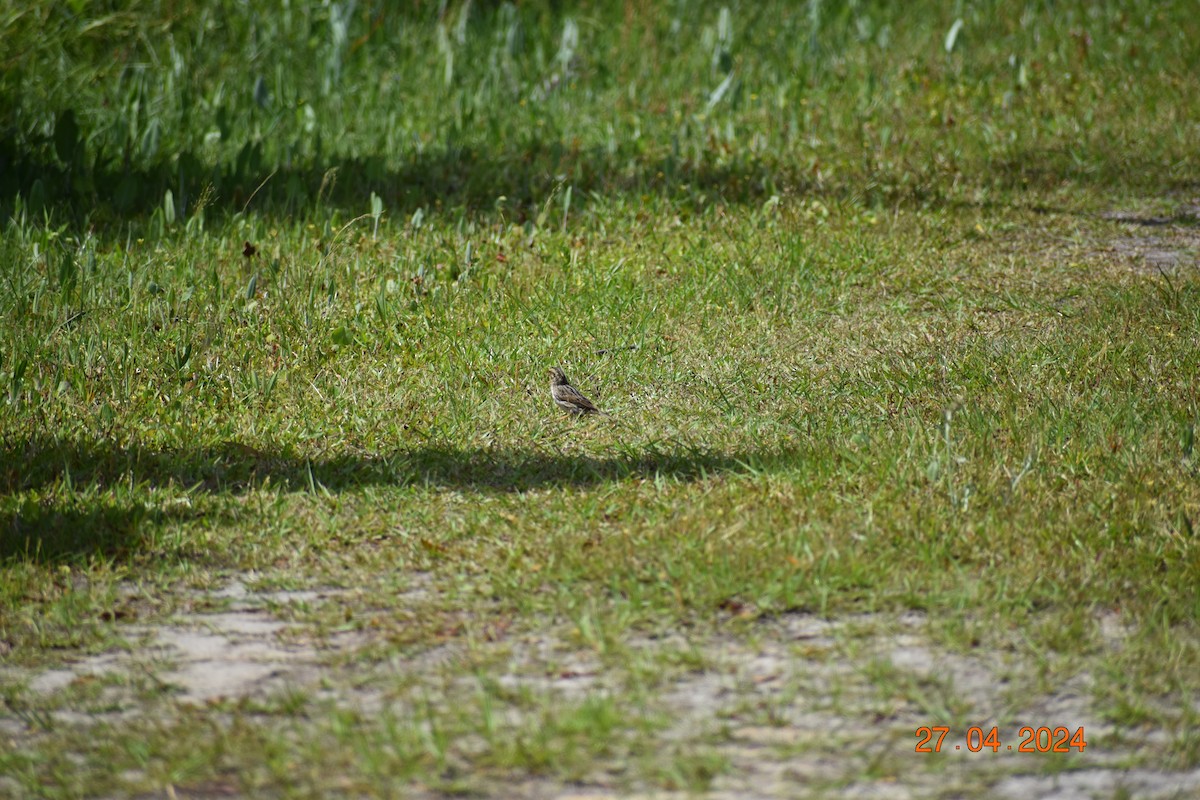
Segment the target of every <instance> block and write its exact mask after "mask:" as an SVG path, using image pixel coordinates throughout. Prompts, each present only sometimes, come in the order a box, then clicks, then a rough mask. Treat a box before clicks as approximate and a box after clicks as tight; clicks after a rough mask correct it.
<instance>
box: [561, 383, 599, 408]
mask: <svg viewBox="0 0 1200 800" xmlns="http://www.w3.org/2000/svg"><path fill="white" fill-rule="evenodd" d="M570 390H571V391H570V393H569V395H568V396H569V397H570V400H571V402H572V403H574V404H575V405H577V406H579V407H580V408H583V409H587V410H588V411H599V410H600V409H598V408H596V406H595V405H594V404H593V403H592V401H591V400H588V399H587V398H586V397H584V396H583V392H581V391H579V390H578V389H576V388H575V387H574V386H572V387H570Z"/></svg>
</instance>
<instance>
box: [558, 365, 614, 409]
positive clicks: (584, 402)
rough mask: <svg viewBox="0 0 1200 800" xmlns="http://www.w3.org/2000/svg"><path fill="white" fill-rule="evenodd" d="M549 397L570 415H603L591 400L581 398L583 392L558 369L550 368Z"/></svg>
mask: <svg viewBox="0 0 1200 800" xmlns="http://www.w3.org/2000/svg"><path fill="white" fill-rule="evenodd" d="M550 396H551V397H552V398H554V402H555V403H557V404H558V407H559V408H561V409H563V410H565V411H567V412H569V413H571V414H580V415H583V414H602V415H603V412H601V411H600V409H598V408H596V406H595V404H594V403H593V402H592V401H591V400H588V399H587V398H586V397H584V396H583V392H581V391H579V390H578V389H576V388H575V387H574V386H572V385H571V382H570V381H569V380H567V374H566V373H565V372H563V371H562V369H561V368H559V367H551V368H550ZM604 416H607V415H604Z"/></svg>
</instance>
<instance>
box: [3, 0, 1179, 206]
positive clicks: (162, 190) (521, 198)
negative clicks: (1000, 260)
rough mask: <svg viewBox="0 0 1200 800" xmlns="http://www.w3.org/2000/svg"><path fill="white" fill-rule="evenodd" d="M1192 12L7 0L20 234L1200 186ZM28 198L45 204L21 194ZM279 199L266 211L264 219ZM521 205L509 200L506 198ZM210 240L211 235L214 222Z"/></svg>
mask: <svg viewBox="0 0 1200 800" xmlns="http://www.w3.org/2000/svg"><path fill="white" fill-rule="evenodd" d="M1192 12H1194V7H1193V6H1192V4H1191V3H1190V2H1187V0H1164V1H1163V2H1155V3H1142V2H1114V1H1110V2H1054V1H1053V0H1028V1H1022V0H978V1H977V2H963V1H962V0H960V1H959V2H957V3H943V2H933V1H932V0H917V1H916V2H906V3H890V2H871V1H870V0H825V1H822V0H808V1H807V2H779V0H772V1H770V2H760V3H741V4H738V3H730V4H727V5H722V4H719V3H706V2H697V1H696V0H662V1H660V2H649V0H610V1H609V2H603V1H601V2H565V1H564V2H548V1H547V2H521V3H508V2H504V3H496V2H472V0H465V2H441V3H433V2H430V3H421V2H406V3H389V2H365V1H364V2H353V0H347V1H346V2H328V1H327V2H312V3H292V2H275V3H254V4H247V3H243V2H235V1H234V0H223V2H203V3H197V2H189V1H188V0H133V1H132V2H84V0H72V1H71V2H48V3H23V2H16V0H3V2H0V212H2V213H3V214H4V215H5V216H6V217H7V216H9V215H11V214H12V213H13V211H14V207H15V206H17V205H20V206H21V207H22V208H25V209H29V210H34V211H37V212H38V213H40V212H42V211H45V212H48V213H50V214H51V215H52V216H53V217H61V218H62V221H63V222H70V223H72V224H83V223H86V224H87V225H88V226H101V227H103V226H106V225H112V224H114V223H118V222H120V221H126V220H140V221H141V222H139V223H138V224H144V223H145V222H147V221H149V220H151V218H152V217H153V216H154V215H158V217H160V218H161V219H160V220H159V221H158V222H157V223H156V224H160V225H170V224H171V223H173V222H174V221H176V220H178V221H183V220H186V219H188V218H193V217H196V216H197V213H198V212H203V211H204V210H205V208H206V207H207V208H208V209H210V210H221V211H227V212H238V211H241V210H243V209H244V208H245V207H247V205H248V204H250V203H251V202H252V204H253V205H252V208H253V210H255V211H259V212H263V213H278V214H301V213H303V214H308V213H311V212H313V211H314V210H318V209H320V208H322V207H340V208H346V209H347V210H348V211H351V212H355V213H364V212H367V211H369V210H370V208H369V207H368V198H369V196H370V195H371V193H374V194H375V195H376V196H377V198H379V200H380V201H382V202H383V203H384V204H386V205H387V206H388V207H389V209H392V210H396V209H401V210H404V211H405V212H406V213H413V212H415V211H416V210H418V209H424V208H430V209H432V208H434V207H437V206H439V205H440V206H442V207H455V208H458V209H461V210H462V211H464V212H465V213H481V212H482V213H491V212H493V211H495V210H496V209H497V208H498V207H499V206H501V205H503V206H504V207H505V208H506V209H507V210H508V211H509V213H513V214H516V215H518V216H522V215H530V214H536V213H537V210H538V207H539V204H540V203H542V202H544V200H545V198H546V196H547V195H548V194H549V193H551V192H553V191H554V190H555V188H556V187H563V186H570V187H572V188H573V192H574V195H575V197H574V202H575V203H576V208H581V207H585V206H586V205H587V203H588V198H589V196H590V195H592V193H597V194H610V193H630V194H631V195H634V196H640V195H643V194H648V193H649V194H654V195H662V194H665V195H666V196H667V197H668V198H669V199H670V200H672V201H673V202H677V203H678V205H679V207H680V209H681V210H684V211H686V210H687V209H689V208H696V207H698V206H703V205H705V204H708V203H713V202H739V201H746V200H750V199H753V198H759V197H762V198H765V197H769V196H771V195H773V194H781V193H789V192H795V193H813V194H819V195H821V196H826V197H835V198H841V199H846V200H851V201H854V202H859V203H864V204H867V205H876V204H891V203H897V202H899V203H919V204H922V203H941V202H968V203H987V202H992V201H995V200H996V198H997V196H998V194H999V195H1003V194H1004V193H1006V192H1010V191H1014V190H1015V191H1033V192H1035V193H1037V192H1055V191H1059V190H1061V189H1063V187H1064V186H1069V185H1078V184H1092V183H1100V184H1103V185H1105V186H1122V187H1126V188H1129V189H1131V190H1134V191H1139V190H1140V191H1145V190H1151V191H1161V192H1171V191H1179V190H1192V189H1194V188H1195V187H1196V174H1197V170H1196V166H1197V163H1196V162H1197V149H1196V147H1195V142H1196V141H1197V137H1198V134H1200V131H1197V122H1196V120H1195V118H1194V116H1193V114H1194V112H1192V111H1190V110H1189V109H1190V108H1192V107H1193V103H1192V101H1194V99H1195V96H1196V88H1197V87H1196V83H1197V79H1196V75H1197V74H1198V73H1200V63H1198V62H1200V58H1198V55H1200V47H1197V45H1196V42H1197V40H1198V39H1200V31H1198V30H1196V27H1197V25H1196V22H1195V18H1196V15H1195V14H1194V13H1192ZM18 198H19V199H18ZM251 198H253V201H251ZM499 198H503V200H500V199H499ZM200 216H202V213H201V214H200Z"/></svg>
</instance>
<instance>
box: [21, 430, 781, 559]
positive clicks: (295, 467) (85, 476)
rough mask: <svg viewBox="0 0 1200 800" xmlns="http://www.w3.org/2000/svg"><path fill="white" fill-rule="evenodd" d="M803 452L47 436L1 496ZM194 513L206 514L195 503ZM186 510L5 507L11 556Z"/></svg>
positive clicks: (54, 553) (88, 546)
mask: <svg viewBox="0 0 1200 800" xmlns="http://www.w3.org/2000/svg"><path fill="white" fill-rule="evenodd" d="M798 457H799V456H798V454H796V453H771V454H721V453H713V452H705V451H698V450H689V449H686V448H679V449H675V450H662V449H648V450H643V451H640V452H638V453H629V454H623V453H622V454H616V455H613V456H611V457H594V456H587V455H564V454H561V453H548V452H538V451H534V450H519V451H518V450H479V449H476V450H459V449H454V448H449V447H417V448H412V449H404V450H396V451H394V452H391V453H385V454H380V455H350V454H345V455H333V456H329V457H323V458H322V457H318V458H309V457H305V456H303V455H297V454H295V453H292V452H289V450H288V448H283V449H281V450H279V451H275V452H271V451H265V450H260V449H256V448H252V447H247V446H245V445H240V444H236V443H228V444H222V445H218V446H214V447H211V448H199V449H185V450H155V449H151V448H145V447H140V446H131V447H122V446H118V445H114V444H111V443H107V442H99V441H72V440H60V439H49V438H48V439H41V440H33V441H25V442H6V443H4V444H3V445H2V446H0V464H4V465H5V466H4V467H0V501H2V500H3V499H4V495H11V494H13V493H15V492H36V491H37V490H39V489H41V488H43V487H46V486H48V485H51V484H53V483H55V482H57V481H59V480H67V479H69V480H70V482H71V484H72V485H73V486H75V487H79V488H83V487H87V488H88V489H99V490H104V489H105V488H107V487H111V486H116V485H120V486H123V487H131V488H134V489H136V488H137V487H146V488H154V487H159V486H166V485H170V484H173V485H175V486H178V487H181V488H185V489H189V490H191V491H194V492H205V493H208V494H211V495H220V494H227V495H235V496H236V495H240V494H243V493H245V492H248V491H252V490H255V489H265V488H270V487H277V488H279V489H282V490H284V491H293V492H320V491H329V492H342V491H353V490H356V489H362V488H365V487H368V486H418V487H419V486H428V487H431V488H447V489H467V490H474V491H484V492H487V491H494V492H521V491H527V490H531V489H538V488H549V487H565V486H591V485H597V484H601V483H606V482H611V481H618V480H627V479H633V480H638V479H658V478H666V479H670V480H678V481H691V480H701V479H703V478H705V477H708V476H711V475H717V474H722V473H725V474H728V473H747V472H755V471H758V470H770V469H772V468H776V467H781V466H785V465H786V464H788V463H794V462H795V460H796V459H797V458H798ZM183 513H186V514H187V515H188V516H198V515H200V512H197V511H194V510H191V509H184V510H183ZM171 515H174V516H178V515H177V514H174V512H169V511H164V510H160V509H156V508H154V507H152V506H145V505H142V504H139V503H136V502H135V503H132V504H131V505H128V506H117V505H114V504H112V503H111V502H110V501H108V500H107V499H94V500H89V501H86V502H85V501H83V500H81V501H80V502H79V507H71V504H70V503H65V504H64V503H59V504H47V503H40V502H38V501H35V500H26V501H25V502H24V503H23V504H22V505H21V506H20V507H19V508H16V509H15V510H9V511H7V512H0V562H2V561H4V560H7V559H18V560H32V561H39V562H54V561H61V560H69V559H71V558H72V557H82V556H88V555H93V554H101V555H105V556H109V557H114V558H122V557H124V556H126V555H128V554H130V553H131V552H132V551H135V550H140V549H144V543H145V541H146V537H147V536H149V535H152V534H153V531H154V529H156V528H158V527H159V526H160V525H161V524H163V523H164V522H166V521H168V519H167V518H168V516H171Z"/></svg>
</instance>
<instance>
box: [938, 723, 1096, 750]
mask: <svg viewBox="0 0 1200 800" xmlns="http://www.w3.org/2000/svg"><path fill="white" fill-rule="evenodd" d="M949 734H950V728H949V727H948V726H946V725H929V726H925V725H922V726H921V727H920V728H917V752H918V753H940V752H942V751H943V749H945V750H951V749H953V750H968V751H970V752H972V753H978V752H980V751H982V750H984V749H985V748H986V749H988V750H991V751H992V752H993V753H999V752H1000V751H1001V750H1005V751H1008V750H1015V751H1016V752H1018V753H1069V752H1071V750H1072V749H1075V750H1077V751H1078V752H1080V753H1082V752H1083V748H1085V747H1087V740H1086V739H1085V738H1084V735H1083V728H1081V727H1080V728H1076V729H1075V730H1074V731H1072V730H1070V729H1069V728H1065V727H1062V726H1059V727H1057V728H1047V727H1041V728H1033V727H1030V726H1028V725H1027V726H1025V727H1024V728H1021V729H1019V730H1018V731H1017V741H1016V742H1015V743H1014V742H1012V741H1009V742H1008V743H1007V744H1006V743H1003V742H1001V741H1000V733H999V730H998V729H997V728H994V727H993V728H990V729H988V730H984V729H983V728H977V727H976V728H967V733H966V736H965V737H963V739H962V740H954V739H953V737H950V739H951V740H950V741H947V737H948V736H949Z"/></svg>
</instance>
